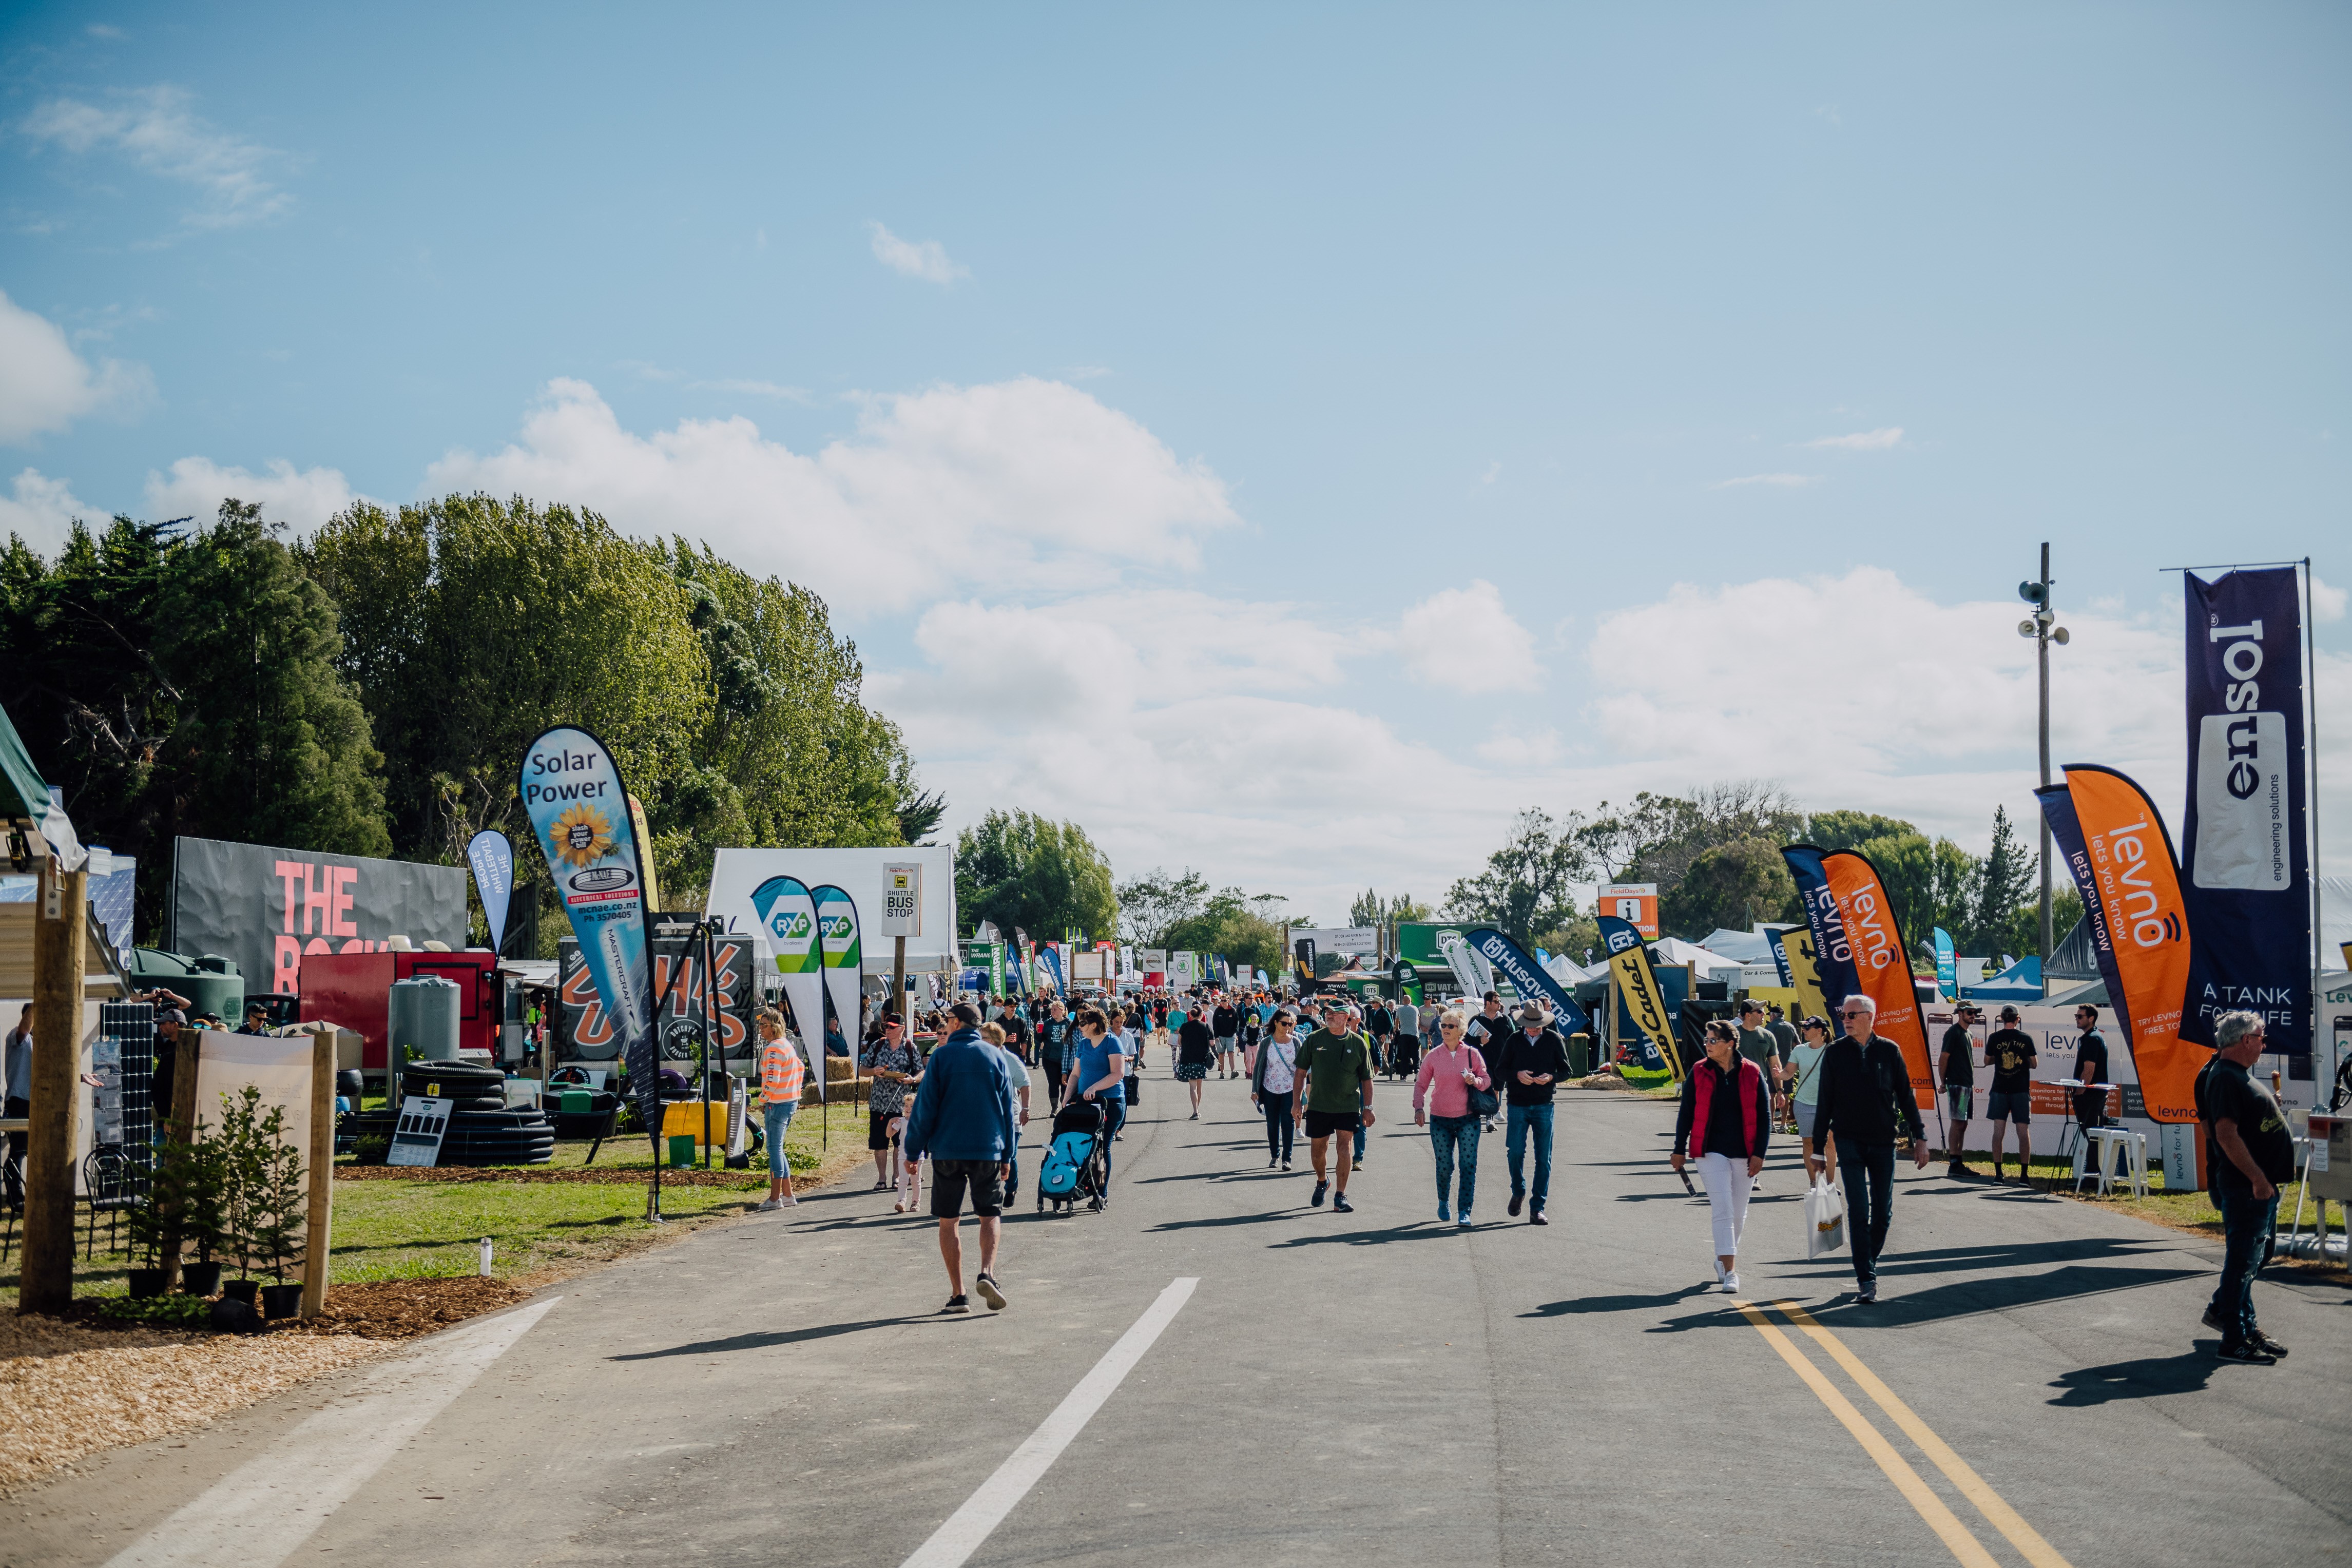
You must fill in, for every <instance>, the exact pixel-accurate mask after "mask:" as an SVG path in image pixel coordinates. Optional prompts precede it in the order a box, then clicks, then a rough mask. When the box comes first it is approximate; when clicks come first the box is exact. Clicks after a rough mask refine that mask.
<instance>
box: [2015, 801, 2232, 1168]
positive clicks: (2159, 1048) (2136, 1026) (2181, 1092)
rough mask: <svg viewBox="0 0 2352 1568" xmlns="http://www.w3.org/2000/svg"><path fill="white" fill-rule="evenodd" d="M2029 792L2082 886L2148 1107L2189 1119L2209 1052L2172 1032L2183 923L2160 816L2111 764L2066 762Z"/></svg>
mask: <svg viewBox="0 0 2352 1568" xmlns="http://www.w3.org/2000/svg"><path fill="white" fill-rule="evenodd" d="M2033 793H2034V797H2035V799H2037V800H2040V801H2041V802H2042V815H2043V816H2044V817H2046V818H2048V819H2049V821H2050V836H2051V837H2052V838H2053V840H2055V841H2057V845H2058V852H2059V853H2060V854H2061V855H2063V857H2064V858H2065V862H2066V868H2067V870H2069V871H2071V872H2073V873H2074V885H2075V886H2076V887H2077V888H2079V889H2081V890H2082V894H2083V914H2084V925H2085V927H2086V928H2087V929H2088V931H2089V933H2090V936H2091V947H2092V950H2093V951H2094V952H2095V953H2097V954H2098V956H2099V973H2100V975H2101V976H2102V977H2105V980H2106V982H2107V1000H2108V1001H2109V1002H2110V1003H2111V1004H2112V1005H2113V1006H2114V1008H2115V1009H2116V1014H2117V1017H2118V1019H2119V1021H2120V1022H2121V1023H2122V1025H2123V1032H2124V1038H2125V1040H2126V1041H2128V1042H2129V1043H2130V1045H2131V1053H2132V1064H2133V1066H2134V1068H2136V1069H2137V1071H2138V1073H2139V1089H2140V1098H2141V1100H2142V1101H2143V1103H2146V1105H2147V1113H2148V1115H2149V1116H2150V1117H2152V1118H2154V1119H2155V1120H2157V1121H2158V1122H2193V1121H2195V1120H2197V1074H2198V1071H2199V1070H2200V1069H2201V1068H2202V1067H2203V1066H2204V1065H2205V1063H2206V1062H2207V1061H2210V1060H2211V1059H2212V1053H2211V1052H2210V1051H2207V1050H2206V1049H2205V1048H2204V1047H2202V1046H2199V1045H2193V1044H2189V1043H2185V1042H2184V1041H2183V1040H2181V1038H2180V1013H2181V999H2182V997H2183V995H2184V994H2185V993H2186V991H2187V989H2188V986H2189V957H2190V948H2189V920H2188V914H2187V910H2186V908H2185V907H2184V905H2183V904H2182V902H2181V897H2180V880H2179V877H2178V876H2177V875H2176V874H2175V873H2174V872H2173V868H2172V839H2171V835H2169V834H2168V833H2167V832H2166V831H2164V819H2162V818H2161V817H2159V816H2158V815H2157V814H2156V807H2155V805H2154V804H2153V803H2151V802H2150V801H2149V800H2148V798H2147V794H2146V793H2145V792H2143V791H2142V790H2141V789H2140V787H2139V786H2138V785H2137V784H2135V783H2133V782H2132V781H2131V780H2130V779H2126V778H2125V777H2124V776H2123V775H2122V774H2120V773H2117V772H2116V771H2115V770H2113V769H2112V768H2093V767H2087V766H2085V765H2084V764H2082V763H2079V762H2070V763H2068V764H2067V765H2066V781H2065V782H2064V783H2063V784H2053V785H2050V786H2048V787H2047V788H2045V789H2036V790H2035V791H2034V792H2033Z"/></svg>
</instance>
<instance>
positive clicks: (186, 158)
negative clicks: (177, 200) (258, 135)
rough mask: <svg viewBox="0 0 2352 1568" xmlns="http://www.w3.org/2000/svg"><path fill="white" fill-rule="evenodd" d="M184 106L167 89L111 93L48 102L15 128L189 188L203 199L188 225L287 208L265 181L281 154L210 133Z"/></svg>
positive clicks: (221, 224) (236, 220)
mask: <svg viewBox="0 0 2352 1568" xmlns="http://www.w3.org/2000/svg"><path fill="white" fill-rule="evenodd" d="M188 102H189V99H188V95H187V94H186V93H184V92H183V91H181V90H180V89H177V88H173V87H151V88H142V89H134V90H129V91H124V92H121V93H117V94H114V95H113V96H112V99H111V101H110V102H108V103H104V104H100V103H91V102H89V101H87V100H84V99H71V98H53V99H49V100H48V101H47V102H46V103H43V104H41V105H39V106H38V107H37V108H36V109H35V110H33V112H32V113H30V114H29V115H26V117H25V120H24V122H23V124H22V127H21V129H22V130H23V131H24V133H25V134H26V136H27V137H29V138H31V139H32V140H33V141H41V142H47V143H50V144H51V145H54V146H57V147H60V148H62V149H64V150H65V151H66V152H72V153H77V154H79V153H89V152H100V151H104V152H119V153H121V155H122V156H124V157H126V158H128V159H130V160H131V162H133V163H135V164H137V165H138V166H139V167H140V168H142V169H144V170H146V171H147V172H149V173H151V174H157V175H161V176H162V177H163V178H164V179H167V180H177V181H179V182H181V183H184V184H188V185H193V186H194V187H195V188H196V189H197V190H198V191H200V192H202V193H204V195H205V204H204V205H202V206H200V207H198V208H196V209H194V210H193V211H190V212H187V213H184V214H182V218H183V221H184V222H185V223H186V224H187V225H189V226H190V227H192V228H232V227H235V226H236V225H240V224H250V223H259V222H262V221H264V220H266V219H269V218H274V217H278V216H279V215H281V214H284V213H285V212H286V211H287V210H288V209H289V208H290V207H292V206H293V204H294V198H293V196H292V195H291V194H289V193H287V192H286V191H283V190H281V189H279V188H278V185H277V184H275V183H273V182H272V181H271V179H270V177H269V176H270V172H271V171H272V170H273V169H274V168H275V167H276V166H277V165H278V164H280V163H282V162H285V155H284V154H283V153H280V152H274V151H272V150H271V149H269V148H267V147H263V146H261V145H259V144H258V143H256V142H252V141H246V140H244V139H243V138H242V137H238V136H234V135H231V134H230V133H229V132H227V131H220V130H217V129H215V127H213V126H211V125H209V124H207V123H206V122H205V121H204V120H200V119H198V118H197V117H196V116H194V114H191V113H190V112H189V111H188V107H187V106H188Z"/></svg>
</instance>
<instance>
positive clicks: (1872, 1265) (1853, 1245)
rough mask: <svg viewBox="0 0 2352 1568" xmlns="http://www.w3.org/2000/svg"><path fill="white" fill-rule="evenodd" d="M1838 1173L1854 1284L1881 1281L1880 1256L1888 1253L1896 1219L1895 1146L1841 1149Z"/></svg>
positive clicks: (1843, 1147) (1876, 1145)
mask: <svg viewBox="0 0 2352 1568" xmlns="http://www.w3.org/2000/svg"><path fill="white" fill-rule="evenodd" d="M1838 1170H1839V1173H1840V1176H1841V1185H1842V1186H1843V1187H1844V1188H1845V1237H1846V1247H1847V1250H1849V1251H1850V1252H1852V1253H1853V1281H1854V1283H1855V1284H1857V1285H1862V1286H1869V1285H1872V1284H1874V1283H1876V1282H1877V1280H1878V1255H1879V1253H1881V1252H1883V1251H1885V1249H1886V1226H1887V1222H1888V1221H1889V1220H1891V1219H1893V1218H1895V1214H1894V1209H1895V1145H1893V1144H1856V1145H1853V1147H1852V1148H1848V1147H1846V1146H1845V1145H1843V1144H1840V1145H1838Z"/></svg>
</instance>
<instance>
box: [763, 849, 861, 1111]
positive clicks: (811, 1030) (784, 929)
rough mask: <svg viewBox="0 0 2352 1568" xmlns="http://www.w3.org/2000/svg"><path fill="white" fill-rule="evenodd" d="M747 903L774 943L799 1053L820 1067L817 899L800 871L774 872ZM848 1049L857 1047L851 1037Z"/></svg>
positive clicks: (821, 1036)
mask: <svg viewBox="0 0 2352 1568" xmlns="http://www.w3.org/2000/svg"><path fill="white" fill-rule="evenodd" d="M751 909H752V912H753V913H754V914H756V915H759V917H760V925H761V929H762V930H764V931H766V932H767V934H768V940H769V941H770V942H771V943H772V944H773V945H774V946H775V953H776V972H777V973H778V974H780V975H782V976H783V977H784V1007H785V1009H786V1011H787V1012H788V1013H789V1014H790V1015H791V1022H792V1026H793V1033H794V1034H796V1035H798V1036H799V1037H800V1042H801V1055H802V1056H803V1057H804V1058H805V1059H807V1061H809V1062H810V1063H811V1065H812V1067H813V1069H814V1071H816V1072H818V1073H820V1074H821V1073H823V1072H824V974H823V972H822V971H823V967H824V959H823V957H822V956H820V955H819V954H818V952H817V942H816V899H815V897H814V895H813V894H811V893H810V892H809V890H808V884H807V883H803V882H802V881H801V880H800V879H799V878H798V877H791V876H772V877H770V878H769V879H768V880H767V881H765V882H763V883H761V884H760V885H759V886H757V887H755V888H753V889H752V890H751ZM852 1049H855V1042H853V1045H852Z"/></svg>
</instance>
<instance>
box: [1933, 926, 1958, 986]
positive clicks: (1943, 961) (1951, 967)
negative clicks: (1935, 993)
mask: <svg viewBox="0 0 2352 1568" xmlns="http://www.w3.org/2000/svg"><path fill="white" fill-rule="evenodd" d="M1959 983H1960V961H1959V958H1958V956H1957V955H1956V954H1955V953H1954V952H1953V950H1952V934H1951V933H1950V932H1948V931H1947V930H1945V929H1944V928H1943V927H1942V926H1940V925H1938V926H1937V927H1936V988H1937V990H1939V991H1941V992H1942V993H1943V994H1944V999H1945V1000H1946V1001H1950V1000H1951V999H1952V998H1954V997H1956V996H1958V995H1959V990H1958V986H1959Z"/></svg>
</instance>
